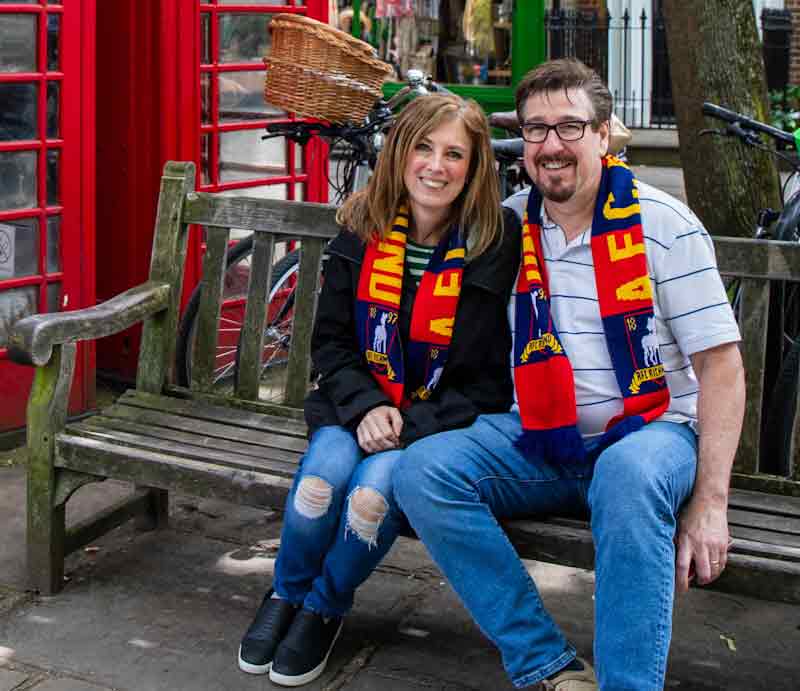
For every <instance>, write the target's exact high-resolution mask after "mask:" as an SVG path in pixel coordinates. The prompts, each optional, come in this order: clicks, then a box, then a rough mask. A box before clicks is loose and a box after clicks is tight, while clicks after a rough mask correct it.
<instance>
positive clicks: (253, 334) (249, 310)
mask: <svg viewBox="0 0 800 691" xmlns="http://www.w3.org/2000/svg"><path fill="white" fill-rule="evenodd" d="M274 250H275V236H274V235H267V234H265V233H256V234H255V237H254V238H253V261H252V264H251V269H250V287H249V288H248V291H247V307H246V308H245V315H244V326H243V327H242V333H241V337H240V338H241V340H240V342H239V362H238V363H237V364H238V368H237V377H236V395H237V396H238V397H239V398H244V399H247V400H251V401H256V400H258V392H259V384H260V383H261V360H262V351H263V350H264V323H265V321H266V317H267V302H268V300H269V287H270V286H271V285H272V256H273V253H274Z"/></svg>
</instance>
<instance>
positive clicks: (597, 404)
mask: <svg viewBox="0 0 800 691" xmlns="http://www.w3.org/2000/svg"><path fill="white" fill-rule="evenodd" d="M637 184H638V186H639V202H640V204H641V216H642V228H643V230H644V240H645V253H646V256H647V268H648V271H649V273H650V281H651V283H652V285H653V288H654V290H653V307H654V310H655V317H656V335H657V337H658V348H659V352H660V355H661V361H662V362H663V364H664V370H665V373H666V380H667V386H668V388H669V392H670V396H671V400H670V405H669V408H668V409H667V411H666V412H665V413H664V414H663V416H661V417H660V418H659V419H660V420H668V421H672V422H688V423H690V424H692V426H695V424H696V422H697V386H698V385H697V378H696V377H695V374H694V370H693V369H692V366H691V364H690V362H689V356H690V355H693V354H694V353H697V352H700V351H703V350H708V349H709V348H713V347H715V346H719V345H722V344H724V343H732V342H737V341H739V340H741V336H740V334H739V328H738V326H737V324H736V320H735V319H734V316H733V312H732V311H731V308H730V304H729V303H728V299H727V296H726V294H725V289H724V286H723V284H722V279H721V278H720V275H719V272H718V271H717V265H716V258H715V256H714V246H713V243H712V241H711V236H710V235H709V234H708V233H707V232H706V230H705V229H704V228H703V226H702V224H701V223H700V220H699V219H698V218H697V217H696V216H695V215H694V214H693V213H692V211H691V210H690V209H689V208H688V207H687V206H686V205H684V204H682V203H681V202H680V201H678V200H677V199H675V198H673V197H671V196H670V195H668V194H666V193H665V192H662V191H660V190H658V189H656V188H654V187H651V186H650V185H647V184H645V183H643V182H641V181H638V182H637ZM527 201H528V192H527V190H523V191H521V192H518V193H517V194H515V195H513V196H511V197H509V198H508V199H507V200H506V201H505V202H504V204H505V205H506V206H508V207H510V208H512V209H513V210H514V211H515V212H516V213H517V215H518V216H519V217H520V219H521V218H522V214H523V211H524V210H525V207H526V204H527ZM542 211H543V217H542V251H543V253H544V261H545V265H546V267H547V274H548V280H549V284H550V293H551V310H552V314H553V320H554V322H555V325H556V328H557V329H558V333H559V335H560V337H561V342H562V344H563V346H564V350H565V352H566V353H567V356H568V357H569V361H570V364H571V365H572V369H573V372H574V377H575V394H576V402H577V406H578V429H579V430H580V432H581V434H582V435H583V436H584V437H591V436H595V435H598V434H602V432H603V431H604V429H605V426H606V424H607V423H608V421H609V420H610V419H611V418H612V417H614V416H616V415H618V414H620V413H621V412H622V410H623V399H622V395H621V393H620V388H619V385H618V383H617V379H616V377H615V375H614V370H613V367H612V364H611V356H610V355H609V352H608V346H607V345H606V340H605V333H604V331H603V322H602V319H601V317H600V303H599V301H598V299H597V288H596V284H595V274H594V263H593V260H592V250H591V245H590V242H591V228H589V229H587V230H586V231H584V232H583V233H582V234H581V235H579V236H578V237H577V238H575V239H574V240H573V241H572V242H571V243H569V245H567V244H566V240H565V236H564V231H563V230H562V229H561V227H560V226H559V225H557V224H556V223H554V222H552V221H550V220H549V219H548V218H547V217H546V214H544V206H542ZM514 306H515V305H514V296H513V295H512V297H511V302H510V303H509V309H508V316H509V320H510V322H511V330H512V333H513V331H514ZM512 357H513V355H512ZM514 396H515V403H514V408H515V409H516V408H517V404H516V392H515V394H514Z"/></svg>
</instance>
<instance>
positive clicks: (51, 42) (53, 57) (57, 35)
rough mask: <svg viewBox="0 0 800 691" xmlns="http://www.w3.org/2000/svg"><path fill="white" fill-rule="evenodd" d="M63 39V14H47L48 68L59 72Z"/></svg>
mask: <svg viewBox="0 0 800 691" xmlns="http://www.w3.org/2000/svg"><path fill="white" fill-rule="evenodd" d="M60 39H61V15H60V14H48V15H47V69H48V70H50V71H51V72H57V71H58V70H59V69H60V68H61V67H60V66H61V60H60V59H59V58H60V50H59V42H60Z"/></svg>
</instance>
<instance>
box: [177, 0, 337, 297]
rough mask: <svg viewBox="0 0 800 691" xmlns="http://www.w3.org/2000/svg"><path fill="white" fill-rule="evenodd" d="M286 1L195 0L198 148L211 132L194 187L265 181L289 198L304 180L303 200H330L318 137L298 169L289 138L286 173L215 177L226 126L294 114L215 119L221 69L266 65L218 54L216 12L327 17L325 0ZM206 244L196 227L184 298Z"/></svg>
mask: <svg viewBox="0 0 800 691" xmlns="http://www.w3.org/2000/svg"><path fill="white" fill-rule="evenodd" d="M287 2H288V3H289V4H288V5H278V4H276V5H248V4H246V3H240V4H237V5H228V4H226V5H222V4H219V1H218V0H205V1H204V0H200V2H199V7H198V11H199V15H198V20H197V22H196V24H195V26H196V27H197V38H196V46H195V48H196V56H197V63H196V64H197V66H198V68H199V69H198V70H197V72H196V75H197V76H196V84H197V94H198V100H197V108H198V110H197V111H196V116H197V122H198V123H199V131H198V137H197V148H198V154H199V152H200V151H202V145H201V141H202V139H203V137H205V136H207V137H209V147H208V151H209V161H208V171H209V178H210V179H209V181H208V183H205V184H202V182H201V180H200V178H199V177H198V188H199V189H202V190H204V191H213V192H220V191H226V190H240V189H247V188H252V187H263V186H267V185H286V190H287V199H290V200H293V199H295V198H296V194H297V192H296V186H297V185H305V196H304V199H305V200H306V201H315V202H326V201H328V184H327V173H326V170H327V154H328V151H327V146H326V145H325V144H324V143H322V142H320V141H312V142H310V143H309V144H308V146H307V147H306V149H305V152H304V156H305V160H304V161H303V166H302V171H303V172H299V173H298V172H297V171H296V170H295V162H296V161H295V155H296V153H295V147H294V146H293V145H291V144H287V145H286V170H287V171H288V174H286V175H280V176H270V177H261V178H255V179H251V180H241V181H238V180H237V181H229V182H220V181H219V160H218V151H219V137H220V135H221V134H222V133H225V132H241V131H252V130H255V131H261V130H263V129H264V127H265V126H266V125H267V124H268V123H270V122H287V121H292V120H295V119H296V118H295V116H294V115H291V114H290V115H289V116H288V117H287V118H283V119H282V118H263V119H257V120H245V121H241V122H224V123H220V121H219V76H220V74H225V73H231V72H245V71H247V72H252V71H259V70H260V71H263V70H264V65H263V64H261V63H253V62H243V63H221V62H220V60H219V53H220V39H219V15H220V14H223V13H224V14H228V13H237V12H244V13H247V14H264V15H273V14H277V13H282V12H285V13H296V14H303V15H306V16H308V17H311V18H313V19H318V20H320V21H325V22H326V21H327V20H328V4H327V0H308V2H307V3H306V4H305V6H302V5H300V4H299V3H295V0H287ZM203 14H207V15H208V16H209V33H210V49H209V58H210V62H208V63H202V62H201V43H202V40H203V37H202V36H201V27H202V23H201V17H202V16H203ZM204 74H207V75H209V76H210V94H209V102H210V118H209V122H208V123H207V124H203V123H202V115H201V110H202V104H201V103H200V99H199V90H200V84H201V81H202V77H203V75H204ZM195 160H196V162H197V164H198V176H200V169H201V165H202V162H201V160H200V155H198V156H197V157H196V158H195ZM203 249H204V246H203V244H202V238H201V236H200V233H199V232H195V234H194V235H193V236H192V242H191V244H190V247H189V256H188V260H187V267H186V280H185V282H184V287H185V290H184V301H185V300H187V299H188V295H189V293H190V290H191V289H192V288H194V286H195V285H196V284H197V282H198V281H199V279H200V270H201V268H200V267H201V262H202V253H203Z"/></svg>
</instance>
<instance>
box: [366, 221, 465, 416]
mask: <svg viewBox="0 0 800 691" xmlns="http://www.w3.org/2000/svg"><path fill="white" fill-rule="evenodd" d="M408 224H409V214H408V208H407V207H406V206H405V205H403V206H401V207H400V209H399V210H398V212H397V215H396V216H395V219H394V221H393V223H392V228H391V230H390V231H389V233H388V234H387V235H386V237H384V238H383V239H381V240H374V241H372V242H370V243H369V244H368V245H367V247H366V250H365V252H364V261H363V264H362V268H361V274H360V276H359V282H358V292H357V294H356V326H357V329H358V339H359V345H360V348H361V352H362V353H363V354H364V359H365V362H366V365H367V368H368V369H369V372H370V374H371V375H372V376H373V377H374V378H375V380H376V381H377V383H378V385H379V386H380V387H381V389H382V390H383V392H384V393H385V394H386V396H387V397H388V398H389V400H390V401H391V402H392V404H393V405H394V406H395V407H397V408H400V409H404V408H406V407H408V406H409V405H411V403H412V402H413V401H416V400H427V399H428V398H430V396H431V395H432V393H433V391H434V389H435V388H436V386H437V384H438V383H439V380H440V378H441V376H442V372H443V370H444V366H445V363H446V361H447V356H448V353H449V349H450V341H451V339H452V336H453V324H454V322H455V315H456V309H457V307H458V300H459V297H460V295H461V282H462V277H463V273H464V263H465V259H466V245H465V238H464V234H463V233H462V232H460V230H459V229H458V228H457V227H454V228H451V229H450V230H449V231H448V232H447V233H446V234H445V236H444V237H443V239H442V240H441V242H440V243H439V245H438V246H437V247H436V249H435V250H434V252H433V255H432V256H431V259H430V261H429V263H428V266H427V267H426V269H425V273H424V274H423V276H422V279H421V281H420V284H419V288H418V289H417V293H416V297H415V298H414V305H413V308H412V312H411V328H410V331H409V342H408V343H405V344H404V343H401V339H400V332H399V326H398V321H399V315H400V300H401V296H402V288H403V277H404V273H405V251H406V242H407V233H408ZM407 392H408V393H407Z"/></svg>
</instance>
